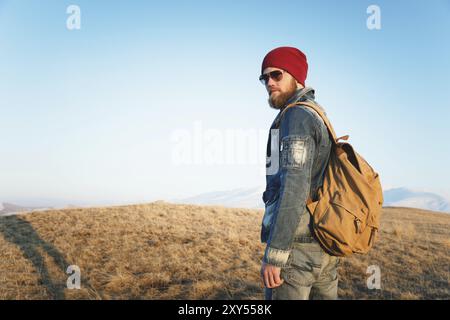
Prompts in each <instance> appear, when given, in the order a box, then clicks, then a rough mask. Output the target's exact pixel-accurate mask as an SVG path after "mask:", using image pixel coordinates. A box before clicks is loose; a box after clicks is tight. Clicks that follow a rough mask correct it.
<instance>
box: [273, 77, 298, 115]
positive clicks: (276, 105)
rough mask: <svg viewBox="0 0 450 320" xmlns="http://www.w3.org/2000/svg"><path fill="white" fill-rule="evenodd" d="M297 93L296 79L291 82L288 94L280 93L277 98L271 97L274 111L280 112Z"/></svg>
mask: <svg viewBox="0 0 450 320" xmlns="http://www.w3.org/2000/svg"><path fill="white" fill-rule="evenodd" d="M296 91H297V83H296V82H295V79H291V82H290V84H289V88H288V90H287V91H286V92H280V93H279V94H278V95H277V96H275V97H272V96H270V97H269V100H268V101H269V106H270V107H271V108H273V109H276V110H279V109H281V108H282V107H283V106H284V105H285V104H286V102H287V101H288V100H289V99H290V98H291V97H292V96H293V95H294V93H295V92H296Z"/></svg>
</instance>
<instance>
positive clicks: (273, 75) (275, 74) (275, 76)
mask: <svg viewBox="0 0 450 320" xmlns="http://www.w3.org/2000/svg"><path fill="white" fill-rule="evenodd" d="M283 73H284V72H283V71H280V70H275V71H272V72H268V73H264V74H262V75H261V76H260V77H259V81H261V83H262V84H263V85H267V82H269V79H272V80H274V81H276V82H278V81H281V79H283Z"/></svg>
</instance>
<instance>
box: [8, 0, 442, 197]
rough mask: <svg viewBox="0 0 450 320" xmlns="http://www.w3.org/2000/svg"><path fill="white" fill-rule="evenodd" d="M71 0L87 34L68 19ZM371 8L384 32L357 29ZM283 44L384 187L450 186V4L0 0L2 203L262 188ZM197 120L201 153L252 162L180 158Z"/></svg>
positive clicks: (339, 131)
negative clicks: (273, 75)
mask: <svg viewBox="0 0 450 320" xmlns="http://www.w3.org/2000/svg"><path fill="white" fill-rule="evenodd" d="M71 4H76V5H78V6H79V7H80V9H81V29H80V30H68V29H67V28H66V20H67V18H68V16H69V15H68V14H67V13H66V8H67V7H68V6H69V5H71ZM371 4H375V5H378V6H379V7H380V9H381V30H369V29H368V28H367V27H366V19H367V17H368V16H369V15H368V14H367V13H366V9H367V7H368V6H369V5H371ZM282 45H288V46H295V47H298V48H299V49H301V50H302V51H304V52H305V54H306V55H307V57H308V61H309V65H310V69H309V75H308V78H307V81H306V84H307V85H308V86H312V87H313V88H315V89H316V97H317V101H318V102H319V103H320V104H321V105H322V106H323V107H324V108H325V109H326V111H327V113H328V116H329V117H330V119H331V121H332V123H333V124H334V127H335V130H336V132H337V134H338V135H344V134H350V141H349V142H351V143H352V144H353V145H354V147H355V148H356V150H357V151H359V152H360V153H361V154H362V155H363V156H364V157H365V158H366V159H367V160H368V161H369V163H371V164H372V165H373V167H374V168H375V169H376V170H377V171H378V172H379V173H380V176H381V180H382V184H383V186H384V187H385V188H390V187H396V186H406V187H409V188H415V189H420V190H428V191H432V192H438V193H440V194H443V195H446V196H447V197H450V187H449V181H450V170H449V169H448V163H449V162H450V151H449V142H448V138H449V136H450V129H449V125H448V122H449V120H450V1H444V0H436V1H431V2H426V1H414V2H411V1H345V2H344V1H341V2H339V4H338V2H336V1H276V2H274V1H261V0H258V1H249V0H243V1H231V0H229V1H194V0H192V1H164V2H162V1H61V0H54V1H49V0H47V1H1V0H0V119H1V126H0V134H1V137H2V139H1V140H0V150H1V157H0V168H1V171H0V172H1V174H0V201H18V200H20V199H35V200H36V199H62V201H63V202H72V203H99V204H100V203H120V202H138V201H150V200H154V199H163V198H166V199H168V198H175V197H185V196H191V195H195V194H198V193H202V192H208V191H215V190H223V189H234V188H241V187H253V186H257V185H262V184H264V179H265V177H264V166H265V144H266V139H267V134H268V129H269V126H270V124H271V122H272V120H273V118H274V117H275V116H276V111H274V110H273V109H270V108H269V107H268V104H267V95H266V92H265V90H264V87H263V86H262V85H261V84H260V83H259V82H258V80H257V78H258V76H259V72H260V65H261V61H262V59H263V57H264V55H265V54H266V53H267V52H268V51H269V50H271V49H273V48H275V47H277V46H282ZM199 127H201V134H200V139H202V141H203V142H201V148H203V149H202V150H205V148H206V149H207V148H211V144H212V145H213V147H214V146H215V147H217V146H219V147H220V148H222V149H221V150H222V151H223V152H224V153H225V154H226V155H222V157H220V156H219V157H218V158H215V159H224V157H226V156H230V153H232V154H231V156H232V157H235V158H237V157H239V156H240V155H242V152H241V151H240V149H239V147H238V146H237V144H239V143H242V142H243V145H244V148H243V150H245V149H248V148H253V147H254V146H255V145H257V146H258V147H257V148H255V149H250V150H251V154H253V155H255V157H256V161H255V160H254V159H253V158H252V157H251V154H250V155H248V154H247V156H244V160H243V162H242V163H238V162H237V160H236V161H231V162H230V163H223V164H220V163H217V162H213V163H210V164H208V163H207V160H206V158H207V156H205V155H203V156H202V157H201V159H200V162H199V163H197V164H196V163H192V162H191V163H188V162H184V163H181V164H180V163H176V161H174V156H173V154H174V150H177V148H178V147H179V146H180V145H179V144H177V143H178V142H177V141H178V140H176V139H177V138H174V137H177V132H178V133H179V132H180V130H181V131H182V130H184V132H185V135H184V138H186V137H187V140H184V141H185V142H186V141H189V139H190V140H191V142H192V143H193V141H196V139H197V138H198V137H197V138H196V135H195V132H196V130H199V129H198V128H199ZM196 128H197V129H196ZM208 130H209V131H211V130H215V135H216V136H215V137H216V138H215V140H214V139H213V140H212V142H211V141H209V142H208V140H207V139H208V137H210V135H208V134H207V133H205V132H206V131H208ZM227 132H228V133H230V135H229V136H230V137H231V136H234V137H236V136H237V137H238V138H237V139H236V138H233V139H232V138H229V137H228V136H227ZM240 132H241V133H240ZM242 132H244V133H242ZM245 132H247V133H249V132H250V134H249V136H251V137H252V135H253V136H254V133H258V134H257V137H258V138H257V140H256V143H250V142H249V141H253V142H255V141H254V140H251V139H252V138H251V139H250V140H246V134H245ZM212 136H214V134H213V135H212ZM177 146H178V147H177ZM194 148H195V147H192V148H191V151H192V150H194ZM188 149H189V148H188ZM208 150H211V149H208Z"/></svg>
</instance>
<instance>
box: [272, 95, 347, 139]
mask: <svg viewBox="0 0 450 320" xmlns="http://www.w3.org/2000/svg"><path fill="white" fill-rule="evenodd" d="M300 105H304V106H306V107H309V108H311V109H313V110H314V111H316V112H317V113H318V114H319V116H320V117H321V118H322V120H323V122H324V123H325V125H326V126H327V129H328V132H329V133H330V135H331V137H332V138H333V139H332V141H333V144H337V142H338V141H339V140H341V139H342V140H347V139H348V138H349V135H345V136H342V137H339V138H336V133H335V132H334V129H333V126H332V125H331V123H330V121H329V120H328V118H327V116H326V115H325V114H324V113H323V111H322V110H321V109H320V108H319V107H318V106H317V105H315V104H314V103H311V102H307V101H298V102H294V103H291V104H289V105H287V106H286V107H285V108H284V109H283V111H281V115H280V118H279V119H280V120H279V122H281V118H282V117H283V115H284V113H285V112H286V111H287V110H288V109H289V108H292V107H295V106H300Z"/></svg>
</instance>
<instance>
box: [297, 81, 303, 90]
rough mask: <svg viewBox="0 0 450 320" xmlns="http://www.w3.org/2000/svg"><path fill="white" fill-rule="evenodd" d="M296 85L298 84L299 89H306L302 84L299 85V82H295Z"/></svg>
mask: <svg viewBox="0 0 450 320" xmlns="http://www.w3.org/2000/svg"><path fill="white" fill-rule="evenodd" d="M295 83H296V84H297V89H302V88H304V86H303V85H302V84H301V83H299V82H298V81H295Z"/></svg>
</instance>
